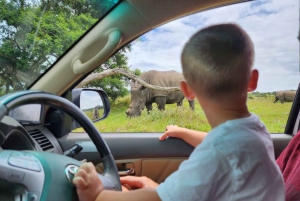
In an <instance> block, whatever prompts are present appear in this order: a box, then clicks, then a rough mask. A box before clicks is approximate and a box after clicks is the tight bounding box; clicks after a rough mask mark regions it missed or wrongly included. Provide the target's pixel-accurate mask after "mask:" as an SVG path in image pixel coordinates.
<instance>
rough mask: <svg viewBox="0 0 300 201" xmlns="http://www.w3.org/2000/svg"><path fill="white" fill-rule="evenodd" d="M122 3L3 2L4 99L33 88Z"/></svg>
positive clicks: (0, 77) (0, 79)
mask: <svg viewBox="0 0 300 201" xmlns="http://www.w3.org/2000/svg"><path fill="white" fill-rule="evenodd" d="M117 3H118V0H106V1H104V0H102V1H101V0H99V1H87V0H81V1H61V0H55V1H54V0H53V1H35V0H28V1H24V0H16V1H11V0H3V1H1V2H0V66H1V71H0V96H1V95H3V94H7V93H9V92H13V91H20V90H24V89H25V88H27V87H29V86H30V85H31V84H32V83H33V82H34V81H35V80H36V79H37V78H38V77H39V76H40V75H41V74H43V73H44V72H45V71H46V70H47V69H48V68H50V67H51V66H52V64H53V63H54V62H55V61H56V60H58V59H59V58H60V57H61V56H62V55H63V54H64V53H65V52H66V51H67V50H68V49H69V47H71V46H72V45H73V44H74V43H75V42H76V41H77V40H78V39H79V38H80V37H81V36H82V35H83V34H84V33H85V32H86V31H87V30H89V29H90V28H91V27H92V26H93V25H94V24H95V23H96V22H97V21H98V20H99V19H100V18H102V17H103V16H104V15H105V14H106V13H107V12H108V11H109V10H110V9H111V8H112V7H113V6H115V5H116V4H117Z"/></svg>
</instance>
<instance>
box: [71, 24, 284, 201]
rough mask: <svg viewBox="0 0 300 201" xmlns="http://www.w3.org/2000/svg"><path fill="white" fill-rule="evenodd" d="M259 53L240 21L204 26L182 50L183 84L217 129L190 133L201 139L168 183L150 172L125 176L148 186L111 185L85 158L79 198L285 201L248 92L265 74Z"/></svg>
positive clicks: (87, 200) (79, 176)
mask: <svg viewBox="0 0 300 201" xmlns="http://www.w3.org/2000/svg"><path fill="white" fill-rule="evenodd" d="M253 60H254V48H253V44H252V41H251V39H250V38H249V36H248V35H247V34H246V33H245V31H243V30H242V29H241V28H240V27H238V26H237V25H235V24H220V25H214V26H210V27H207V28H204V29H202V30H200V31H199V32H197V33H196V34H195V35H194V36H192V38H191V39H190V40H189V41H188V42H187V43H186V45H185V46H184V49H183V52H182V55H181V63H182V71H183V75H184V77H185V80H186V82H182V83H181V85H180V87H181V89H182V92H183V93H184V95H185V96H186V97H187V98H188V99H189V100H192V99H194V98H197V100H198V101H199V103H200V105H201V107H202V109H203V111H204V113H205V115H206V117H207V119H208V122H209V124H210V125H211V127H212V130H211V131H210V132H209V133H208V134H207V136H206V137H205V138H204V139H203V141H202V143H201V144H199V143H200V142H201V140H202V139H201V140H200V141H199V138H198V137H199V135H193V134H191V135H189V137H187V138H186V139H185V140H186V141H187V142H189V143H191V144H192V143H193V142H197V143H195V144H194V146H196V145H197V144H199V145H198V146H197V147H196V148H195V150H194V151H193V153H192V154H191V155H190V157H189V159H188V160H186V161H184V162H183V163H182V164H181V165H180V167H179V169H178V170H177V171H176V172H174V173H173V174H172V175H170V176H169V177H168V178H167V179H166V180H165V182H163V183H161V184H160V185H158V184H156V183H155V182H153V181H151V180H150V179H148V178H145V177H125V178H121V182H122V184H125V185H126V186H130V187H131V188H133V189H136V188H140V189H137V190H132V191H129V192H115V191H107V190H103V187H102V184H101V181H100V180H99V179H98V177H97V173H96V171H95V168H94V166H93V165H92V164H91V163H87V164H83V165H82V166H81V168H80V169H79V171H78V172H77V173H76V175H75V178H74V180H73V183H74V184H75V186H76V187H77V193H78V196H79V199H80V200H81V201H94V200H97V201H102V200H103V201H105V200H109V201H114V200H130V201H134V200H137V201H148V200H149V201H159V200H163V201H167V200H180V201H181V200H187V201H188V200H226V201H227V200H255V201H260V200H261V201H268V200H270V201H276V200H278V201H282V200H284V194H285V193H284V185H283V179H282V176H281V173H280V171H279V168H278V166H277V165H276V163H275V159H274V152H273V144H272V141H271V138H270V135H269V133H268V132H267V130H266V128H265V126H264V124H263V123H261V121H260V120H259V118H258V117H257V116H256V115H254V114H251V113H249V111H248V108H247V105H246V101H247V91H253V90H255V89H256V86H257V80H258V71H257V70H252V65H253ZM205 135H206V134H205ZM202 137H204V136H202ZM183 138H184V137H183ZM198 142H199V143H198Z"/></svg>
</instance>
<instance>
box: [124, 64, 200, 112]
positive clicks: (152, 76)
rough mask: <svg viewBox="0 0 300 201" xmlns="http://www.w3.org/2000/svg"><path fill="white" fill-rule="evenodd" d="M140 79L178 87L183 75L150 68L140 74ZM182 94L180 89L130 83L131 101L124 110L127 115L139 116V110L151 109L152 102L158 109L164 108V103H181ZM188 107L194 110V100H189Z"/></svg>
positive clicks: (156, 84) (159, 84)
mask: <svg viewBox="0 0 300 201" xmlns="http://www.w3.org/2000/svg"><path fill="white" fill-rule="evenodd" d="M141 79H142V80H144V81H145V82H147V83H149V84H151V85H155V86H161V87H179V86H180V81H183V80H184V78H183V75H182V74H181V73H179V72H176V71H174V70H173V71H156V70H150V71H148V72H145V73H143V74H142V76H141ZM183 99H184V95H183V93H182V92H181V91H173V92H166V91H159V90H153V89H149V88H146V87H144V86H142V85H141V84H134V83H132V84H131V103H130V106H129V108H128V109H127V110H126V114H127V116H130V117H132V116H140V115H141V111H142V110H143V109H144V108H145V106H146V108H147V110H148V112H149V111H150V110H152V103H154V102H155V103H156V104H157V107H158V109H159V110H165V104H173V103H177V106H181V105H182V100H183ZM189 104H190V108H191V109H193V110H194V101H193V100H192V101H189Z"/></svg>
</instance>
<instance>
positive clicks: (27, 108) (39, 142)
mask: <svg viewBox="0 0 300 201" xmlns="http://www.w3.org/2000/svg"><path fill="white" fill-rule="evenodd" d="M45 111H46V110H45V106H44V105H41V104H27V105H22V106H19V107H17V108H15V109H13V110H11V111H10V112H9V114H8V115H7V116H5V117H4V118H3V119H2V120H1V122H0V131H2V132H3V133H6V135H7V139H6V141H5V143H4V144H2V145H1V147H2V148H3V149H10V150H28V149H35V150H37V151H44V152H51V153H57V154H62V153H63V150H62V148H61V146H60V144H59V142H58V141H57V138H56V137H55V135H54V133H53V131H51V128H52V127H55V126H57V125H55V123H56V122H52V121H51V119H49V117H48V116H50V117H52V116H54V115H53V114H55V115H56V116H57V114H60V112H59V111H57V110H55V109H53V108H52V109H51V108H48V110H47V111H48V112H47V113H46V112H45ZM62 115H63V114H62ZM26 137H27V138H28V137H29V138H31V139H32V142H31V144H33V147H32V146H31V145H30V144H28V143H26V142H25V141H26V140H25V139H24V138H26Z"/></svg>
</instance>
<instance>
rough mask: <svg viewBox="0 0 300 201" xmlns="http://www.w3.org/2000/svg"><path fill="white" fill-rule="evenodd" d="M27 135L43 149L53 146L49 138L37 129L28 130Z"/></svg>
mask: <svg viewBox="0 0 300 201" xmlns="http://www.w3.org/2000/svg"><path fill="white" fill-rule="evenodd" d="M28 133H29V135H31V137H32V138H33V139H34V140H35V141H36V142H37V143H38V144H39V145H40V147H41V148H42V149H43V151H46V150H48V149H51V148H53V145H52V143H51V142H50V141H49V139H48V138H47V137H46V136H45V135H44V134H43V133H42V132H41V131H39V130H38V129H34V130H31V131H28Z"/></svg>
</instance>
